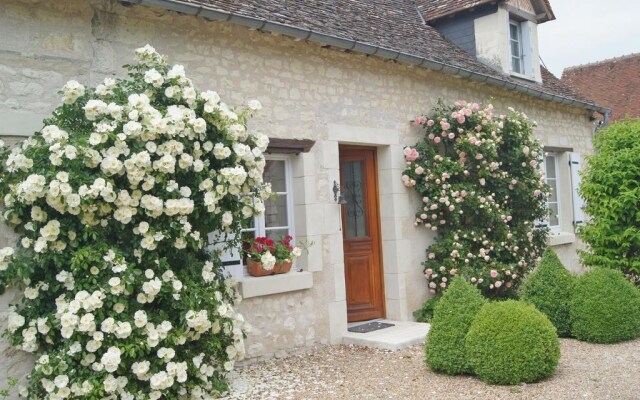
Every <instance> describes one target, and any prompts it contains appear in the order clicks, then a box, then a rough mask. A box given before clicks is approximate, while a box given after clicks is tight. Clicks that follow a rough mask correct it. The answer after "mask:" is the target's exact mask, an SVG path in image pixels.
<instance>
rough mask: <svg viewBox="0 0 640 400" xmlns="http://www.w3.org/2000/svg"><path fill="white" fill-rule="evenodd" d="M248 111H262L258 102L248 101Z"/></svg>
mask: <svg viewBox="0 0 640 400" xmlns="http://www.w3.org/2000/svg"><path fill="white" fill-rule="evenodd" d="M247 105H248V106H249V109H250V110H253V111H259V110H261V109H262V104H261V103H260V102H259V101H258V100H249V102H248V103H247Z"/></svg>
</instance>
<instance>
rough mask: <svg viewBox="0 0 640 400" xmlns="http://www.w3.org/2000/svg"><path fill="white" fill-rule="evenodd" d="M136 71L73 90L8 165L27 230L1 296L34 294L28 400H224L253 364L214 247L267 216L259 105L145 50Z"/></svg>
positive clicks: (21, 324) (18, 327)
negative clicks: (255, 120)
mask: <svg viewBox="0 0 640 400" xmlns="http://www.w3.org/2000/svg"><path fill="white" fill-rule="evenodd" d="M127 68H128V71H129V74H128V78H126V79H112V78H106V79H105V80H104V82H102V83H101V84H99V85H98V86H97V87H96V88H95V89H91V88H85V87H84V86H83V85H81V84H80V83H78V82H75V81H70V82H68V83H67V84H66V85H65V86H64V88H63V89H62V92H61V94H62V96H63V104H62V105H61V106H60V107H58V108H57V109H56V110H55V111H54V112H53V115H52V117H51V118H49V119H47V120H45V127H44V128H43V129H42V130H41V131H40V132H37V133H35V134H34V135H33V136H32V137H30V138H29V139H27V140H25V141H24V142H23V143H22V144H20V145H18V146H16V147H14V148H12V149H8V148H3V149H2V151H1V154H0V157H1V161H2V163H1V167H2V171H1V172H0V192H1V194H2V196H3V197H4V212H3V216H4V218H5V220H6V221H7V223H9V224H10V225H12V226H13V227H14V228H15V230H16V232H18V234H19V235H20V239H19V241H18V243H17V244H16V248H15V249H13V248H5V249H3V250H0V286H1V287H3V288H4V287H5V286H18V287H20V288H21V289H23V290H24V298H23V300H22V301H21V303H20V304H16V305H15V306H13V309H12V311H11V312H10V314H9V317H8V329H7V331H6V332H5V335H7V336H8V338H9V340H10V341H11V343H12V345H13V346H15V347H16V348H18V349H21V350H24V351H27V352H31V353H35V354H36V355H37V356H39V358H38V360H37V363H36V365H35V367H34V369H33V370H32V372H31V374H30V376H29V386H28V387H27V388H23V389H22V390H21V392H22V393H21V394H22V395H23V396H25V397H28V398H29V399H71V398H87V399H116V398H117V399H160V398H162V399H205V398H210V397H216V396H218V395H219V394H220V393H222V392H224V391H225V390H227V384H226V381H225V373H226V372H227V371H230V370H232V369H233V367H234V363H235V362H236V360H239V359H241V358H242V357H243V356H244V353H245V347H244V335H245V328H246V327H245V325H244V320H243V318H242V316H241V315H240V314H238V313H237V312H236V311H235V309H234V304H235V303H236V302H237V301H239V296H238V295H237V292H236V289H235V285H234V282H233V281H232V280H231V279H228V278H227V277H226V276H225V275H224V274H223V273H222V267H221V262H220V260H219V257H218V255H217V254H216V253H209V252H207V251H206V240H205V239H206V235H207V233H208V232H211V231H219V232H226V233H228V234H230V235H229V236H230V237H233V234H234V233H238V232H239V230H240V229H241V227H242V226H243V224H244V223H246V221H247V220H248V219H249V218H251V217H253V215H254V214H258V213H260V212H262V211H263V210H264V203H263V201H264V200H265V199H266V198H267V197H268V196H269V194H270V187H269V185H268V184H265V183H263V181H262V173H263V169H264V165H265V161H264V157H263V152H264V151H265V150H266V148H267V145H268V138H267V137H266V136H265V135H263V134H260V133H254V132H248V131H247V130H246V122H247V120H248V118H249V117H250V116H251V114H252V113H253V112H254V111H257V110H258V109H260V103H259V102H258V101H255V100H252V101H250V102H249V103H248V105H247V107H244V108H243V109H242V110H241V111H233V110H232V109H231V108H230V107H229V106H227V105H226V104H225V103H224V102H222V101H221V99H220V97H219V96H218V94H217V93H216V92H213V91H204V92H200V91H198V90H197V89H196V88H195V87H194V86H193V84H192V82H191V80H190V79H189V78H187V77H186V75H185V70H184V68H183V67H182V66H181V65H174V66H170V65H169V64H167V62H166V59H165V57H163V56H161V55H159V54H158V53H157V52H156V51H155V50H154V49H153V48H152V47H150V46H148V45H147V46H145V47H143V48H140V49H138V50H136V63H135V64H133V65H129V66H127ZM236 236H238V237H239V235H236Z"/></svg>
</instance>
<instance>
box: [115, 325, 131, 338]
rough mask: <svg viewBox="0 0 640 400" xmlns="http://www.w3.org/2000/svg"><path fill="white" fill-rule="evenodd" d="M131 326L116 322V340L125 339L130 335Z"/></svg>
mask: <svg viewBox="0 0 640 400" xmlns="http://www.w3.org/2000/svg"><path fill="white" fill-rule="evenodd" d="M131 331H132V330H131V324H130V323H129V322H118V327H117V328H116V331H115V335H116V337H117V338H118V339H126V338H128V337H129V335H131Z"/></svg>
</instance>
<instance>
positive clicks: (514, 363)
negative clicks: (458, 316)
mask: <svg viewBox="0 0 640 400" xmlns="http://www.w3.org/2000/svg"><path fill="white" fill-rule="evenodd" d="M464 347H465V352H466V355H467V359H468V360H469V363H470V365H471V366H472V367H473V371H474V372H475V373H476V375H478V377H480V379H482V380H483V381H485V382H487V383H491V384H507V385H513V384H517V383H521V382H535V381H539V380H541V379H544V378H546V377H548V376H550V375H552V374H553V373H554V371H555V370H556V367H557V366H558V360H559V359H560V342H559V341H558V335H557V334H556V329H555V328H554V327H553V324H552V323H551V322H550V321H549V319H548V318H547V317H546V316H545V315H544V314H542V313H541V312H540V311H538V310H536V308H535V307H534V306H532V305H531V304H527V303H524V302H519V301H515V300H506V301H502V302H492V303H488V304H486V305H485V306H484V307H482V309H481V310H480V312H479V313H478V315H477V317H476V319H475V321H474V322H473V324H472V325H471V328H470V329H469V332H468V333H467V337H466V340H465V346H464Z"/></svg>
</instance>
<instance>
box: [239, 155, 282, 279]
mask: <svg viewBox="0 0 640 400" xmlns="http://www.w3.org/2000/svg"><path fill="white" fill-rule="evenodd" d="M264 158H265V160H267V161H269V160H273V161H284V175H285V189H286V192H273V193H274V194H276V195H281V194H286V195H287V201H286V203H285V204H286V207H287V224H288V225H287V226H286V227H285V226H278V227H270V228H267V227H266V222H265V214H264V213H262V215H258V216H255V217H254V220H253V228H248V229H242V231H241V232H251V231H254V232H255V237H261V236H266V233H267V230H277V229H285V228H286V229H287V231H288V234H289V235H291V236H292V237H294V238H295V223H294V221H293V185H292V173H291V156H287V155H277V154H265V157H264ZM243 258H244V257H243V256H242V254H240V265H242V267H243V271H244V275H245V276H247V275H248V272H247V266H246V265H244V263H243V262H242V260H243ZM293 265H294V267H295V262H294V264H293Z"/></svg>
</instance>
